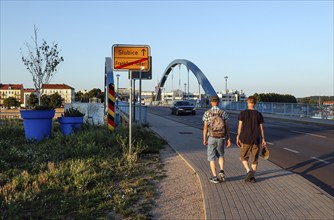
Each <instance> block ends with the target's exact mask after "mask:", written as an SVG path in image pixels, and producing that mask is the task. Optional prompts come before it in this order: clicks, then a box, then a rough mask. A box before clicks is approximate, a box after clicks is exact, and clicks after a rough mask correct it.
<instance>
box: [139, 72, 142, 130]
mask: <svg viewBox="0 0 334 220" xmlns="http://www.w3.org/2000/svg"><path fill="white" fill-rule="evenodd" d="M141 71H142V69H141V68H140V72H139V98H138V99H139V123H141Z"/></svg>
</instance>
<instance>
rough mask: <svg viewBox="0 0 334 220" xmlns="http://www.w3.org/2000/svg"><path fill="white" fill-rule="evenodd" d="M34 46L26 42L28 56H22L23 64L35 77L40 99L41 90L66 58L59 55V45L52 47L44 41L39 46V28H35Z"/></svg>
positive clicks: (55, 44)
mask: <svg viewBox="0 0 334 220" xmlns="http://www.w3.org/2000/svg"><path fill="white" fill-rule="evenodd" d="M32 41H33V46H31V45H30V44H29V43H28V42H25V46H26V47H27V50H28V54H27V55H26V56H24V55H23V53H22V49H21V55H22V61H23V64H24V65H25V66H26V68H27V70H28V71H29V72H30V74H31V75H32V77H33V82H34V86H35V88H36V90H37V91H38V97H39V98H40V90H41V88H42V85H43V84H49V83H50V81H51V79H52V77H53V76H54V75H55V74H56V72H57V67H58V65H59V64H60V63H61V62H63V61H64V58H63V57H62V56H60V55H59V50H58V44H57V43H52V45H51V46H49V44H48V43H47V42H46V41H45V40H43V43H42V44H41V45H39V44H38V38H37V28H36V26H34V37H32Z"/></svg>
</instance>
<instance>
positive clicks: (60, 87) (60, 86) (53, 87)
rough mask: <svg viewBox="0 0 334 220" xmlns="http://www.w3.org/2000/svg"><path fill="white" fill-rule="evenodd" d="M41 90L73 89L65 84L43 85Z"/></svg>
mask: <svg viewBox="0 0 334 220" xmlns="http://www.w3.org/2000/svg"><path fill="white" fill-rule="evenodd" d="M42 89H74V88H72V87H71V86H69V85H66V84H43V85H42Z"/></svg>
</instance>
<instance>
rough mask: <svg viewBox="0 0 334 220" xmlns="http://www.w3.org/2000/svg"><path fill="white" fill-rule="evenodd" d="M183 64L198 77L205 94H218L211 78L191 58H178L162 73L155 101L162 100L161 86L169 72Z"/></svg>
mask: <svg viewBox="0 0 334 220" xmlns="http://www.w3.org/2000/svg"><path fill="white" fill-rule="evenodd" d="M181 64H183V65H185V66H186V67H187V69H188V71H189V70H191V72H192V73H193V74H194V75H195V77H196V78H197V81H198V83H199V84H200V85H201V86H202V88H203V90H204V92H205V94H207V95H209V96H213V95H216V94H217V93H216V91H215V90H214V88H213V87H212V85H211V83H210V82H209V80H208V79H207V78H206V76H205V75H204V73H203V72H202V71H201V70H200V69H199V68H198V67H197V66H196V65H195V64H194V63H193V62H191V61H189V60H185V59H177V60H174V61H172V62H171V63H170V64H169V65H168V66H167V68H166V70H165V72H164V73H163V74H162V77H161V80H160V82H159V86H158V92H157V94H156V96H155V101H160V100H161V88H162V87H164V85H165V82H166V80H167V77H168V75H169V73H170V72H171V71H172V69H173V68H174V67H175V66H176V65H181Z"/></svg>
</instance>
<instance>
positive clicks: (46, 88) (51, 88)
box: [41, 84, 75, 104]
mask: <svg viewBox="0 0 334 220" xmlns="http://www.w3.org/2000/svg"><path fill="white" fill-rule="evenodd" d="M55 93H58V94H59V95H60V96H61V98H62V99H63V102H64V104H65V103H72V102H74V99H75V91H74V88H72V87H71V86H68V85H66V84H43V85H42V89H41V95H44V94H46V95H52V94H55Z"/></svg>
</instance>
